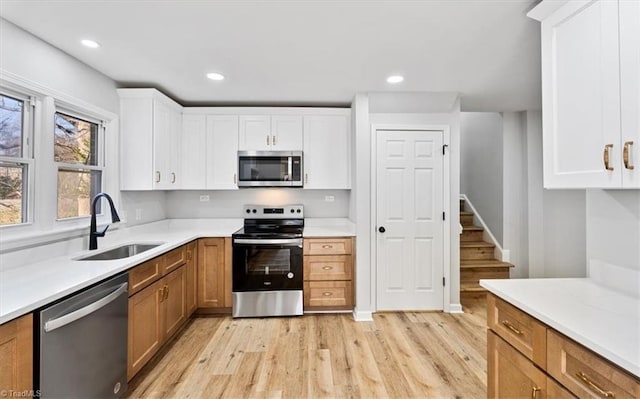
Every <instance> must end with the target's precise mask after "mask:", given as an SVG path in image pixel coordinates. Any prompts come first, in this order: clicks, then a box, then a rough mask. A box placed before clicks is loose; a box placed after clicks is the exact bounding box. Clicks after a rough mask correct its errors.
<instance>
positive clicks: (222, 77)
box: [207, 72, 224, 80]
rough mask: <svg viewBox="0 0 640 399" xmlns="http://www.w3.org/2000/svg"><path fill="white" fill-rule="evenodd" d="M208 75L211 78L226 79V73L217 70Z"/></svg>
mask: <svg viewBox="0 0 640 399" xmlns="http://www.w3.org/2000/svg"><path fill="white" fill-rule="evenodd" d="M207 77H208V78H209V79H211V80H224V75H223V74H221V73H217V72H211V73H208V74H207Z"/></svg>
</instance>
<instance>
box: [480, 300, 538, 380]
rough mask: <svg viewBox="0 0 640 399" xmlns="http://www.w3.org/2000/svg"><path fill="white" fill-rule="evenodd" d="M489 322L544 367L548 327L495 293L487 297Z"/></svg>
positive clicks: (521, 350) (489, 324)
mask: <svg viewBox="0 0 640 399" xmlns="http://www.w3.org/2000/svg"><path fill="white" fill-rule="evenodd" d="M487 324H488V326H489V328H490V329H492V330H493V331H495V333H496V334H498V335H499V336H501V337H502V338H503V339H504V340H505V341H507V342H508V343H510V344H511V345H513V346H514V347H515V348H516V349H518V350H519V351H520V352H521V353H522V354H523V355H525V356H526V357H527V358H529V359H530V360H532V361H533V362H534V363H535V364H537V365H538V366H540V367H542V368H544V367H545V366H546V362H547V327H546V326H545V325H544V324H542V323H540V322H539V321H538V320H536V319H534V318H533V317H531V316H529V315H528V314H526V313H524V312H523V311H521V310H520V309H518V308H516V307H514V306H512V305H510V304H508V303H507V302H505V301H503V300H502V299H500V298H498V297H496V296H495V295H491V294H489V296H488V297H487Z"/></svg>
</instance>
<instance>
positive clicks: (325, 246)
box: [322, 245, 333, 249]
mask: <svg viewBox="0 0 640 399" xmlns="http://www.w3.org/2000/svg"><path fill="white" fill-rule="evenodd" d="M322 248H323V249H331V248H333V246H331V245H323V246H322Z"/></svg>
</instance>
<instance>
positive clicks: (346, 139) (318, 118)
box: [303, 110, 351, 189]
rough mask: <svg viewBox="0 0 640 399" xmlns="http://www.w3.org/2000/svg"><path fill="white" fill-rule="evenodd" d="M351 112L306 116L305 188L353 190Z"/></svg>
mask: <svg viewBox="0 0 640 399" xmlns="http://www.w3.org/2000/svg"><path fill="white" fill-rule="evenodd" d="M350 127H351V112H350V111H349V110H345V111H344V112H342V113H341V114H339V115H305V116H304V153H303V154H304V158H303V162H304V188H305V189H349V188H351V162H350V159H351V157H350V155H351V134H350V130H351V129H350Z"/></svg>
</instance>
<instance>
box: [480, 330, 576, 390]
mask: <svg viewBox="0 0 640 399" xmlns="http://www.w3.org/2000/svg"><path fill="white" fill-rule="evenodd" d="M487 352H488V356H487V375H488V381H487V397H488V398H526V399H531V398H535V399H546V398H573V397H574V396H572V395H571V394H569V392H567V391H566V390H564V389H563V388H562V387H561V386H559V385H557V383H556V385H557V386H553V387H552V388H551V389H552V390H553V392H554V394H553V395H551V394H550V393H549V389H548V380H549V378H548V377H547V375H546V374H545V373H544V371H542V370H540V369H539V368H538V367H536V366H535V365H534V364H533V363H532V362H531V361H530V360H529V359H527V358H526V357H525V356H524V355H522V354H521V353H520V352H518V351H517V350H516V349H514V348H513V347H512V346H511V345H509V344H508V343H507V342H506V341H504V340H503V339H502V338H500V337H499V336H498V335H496V334H495V333H494V332H493V331H491V330H488V331H487ZM551 383H555V382H554V381H553V380H551ZM558 395H561V396H558Z"/></svg>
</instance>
